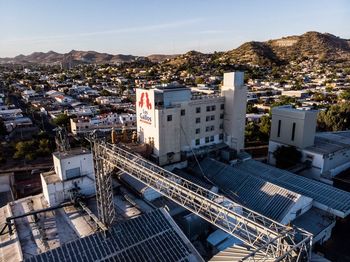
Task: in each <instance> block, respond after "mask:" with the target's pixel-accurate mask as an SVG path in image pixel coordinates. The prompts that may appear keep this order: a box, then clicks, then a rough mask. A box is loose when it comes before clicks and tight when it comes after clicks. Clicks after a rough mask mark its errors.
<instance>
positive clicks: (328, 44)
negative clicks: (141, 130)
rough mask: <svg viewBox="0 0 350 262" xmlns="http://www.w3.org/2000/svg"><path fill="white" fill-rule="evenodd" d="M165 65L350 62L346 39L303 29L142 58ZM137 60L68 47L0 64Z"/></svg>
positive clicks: (3, 59) (260, 64)
mask: <svg viewBox="0 0 350 262" xmlns="http://www.w3.org/2000/svg"><path fill="white" fill-rule="evenodd" d="M142 58H143V59H146V60H149V61H151V62H155V63H162V64H163V65H165V66H166V67H173V68H179V69H181V68H192V67H194V66H197V67H198V66H201V65H203V64H207V65H208V66H209V67H210V66H216V65H218V64H226V65H230V64H231V65H232V64H236V65H237V64H239V65H247V64H248V65H259V66H271V65H281V64H285V63H289V62H291V61H300V60H301V59H311V58H312V59H316V60H319V61H324V62H325V61H326V62H327V61H335V62H344V61H346V62H348V63H349V62H350V40H347V39H342V38H339V37H337V36H334V35H332V34H328V33H325V34H322V33H318V32H307V33H305V34H303V35H300V36H287V37H282V38H279V39H274V40H269V41H265V42H257V41H252V42H247V43H244V44H242V45H241V46H239V47H238V48H236V49H232V50H229V51H227V52H219V53H218V52H215V53H214V54H204V53H200V52H197V51H190V52H187V53H185V54H181V55H162V54H153V55H150V56H148V57H142ZM137 59H138V57H137V56H133V55H122V54H118V55H112V54H107V53H98V52H95V51H76V50H72V51H71V52H69V53H66V54H60V53H56V52H54V51H50V52H47V53H43V52H35V53H32V54H30V55H27V56H24V55H19V56H16V57H14V58H0V63H16V64H29V63H33V64H60V63H62V64H70V65H76V64H116V63H125V62H133V61H136V60H137Z"/></svg>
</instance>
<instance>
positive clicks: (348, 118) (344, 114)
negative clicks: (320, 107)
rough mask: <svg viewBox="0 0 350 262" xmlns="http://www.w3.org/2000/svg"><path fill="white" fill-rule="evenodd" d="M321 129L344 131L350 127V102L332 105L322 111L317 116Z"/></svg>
mask: <svg viewBox="0 0 350 262" xmlns="http://www.w3.org/2000/svg"><path fill="white" fill-rule="evenodd" d="M317 122H318V128H319V130H321V131H344V130H348V129H349V128H350V104H349V103H348V102H345V103H339V104H335V105H331V106H330V107H329V108H328V109H327V110H326V111H321V112H320V113H319V114H318V118H317Z"/></svg>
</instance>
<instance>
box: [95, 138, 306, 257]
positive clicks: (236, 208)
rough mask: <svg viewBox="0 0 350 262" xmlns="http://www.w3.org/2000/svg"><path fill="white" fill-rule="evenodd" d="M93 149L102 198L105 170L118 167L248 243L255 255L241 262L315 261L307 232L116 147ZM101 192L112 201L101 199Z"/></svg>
mask: <svg viewBox="0 0 350 262" xmlns="http://www.w3.org/2000/svg"><path fill="white" fill-rule="evenodd" d="M93 150H94V156H95V159H96V162H95V163H96V164H97V166H96V171H97V172H96V178H97V179H98V180H97V181H96V182H97V184H98V188H97V189H98V190H97V192H98V199H110V198H111V196H110V194H109V193H108V192H107V191H108V190H111V183H112V182H111V180H110V179H111V178H110V174H109V173H106V171H105V170H111V169H112V168H118V169H120V170H122V171H123V172H125V173H127V174H129V175H131V176H132V177H134V178H136V179H137V180H139V181H141V182H143V183H144V184H146V185H147V186H149V187H151V188H153V189H154V190H156V191H157V192H159V193H161V194H162V195H164V196H165V197H167V198H169V199H171V200H172V201H174V202H176V203H177V204H179V205H181V206H183V207H184V208H186V209H188V210H189V211H191V212H193V213H195V214H197V215H198V216H200V217H202V218H203V219H205V220H207V221H208V222H210V223H212V224H213V225H215V226H217V227H218V228H220V229H222V230H224V231H225V232H227V233H229V234H231V235H233V236H234V237H236V238H238V239H240V240H241V241H243V242H244V244H245V245H246V246H248V248H249V250H250V251H251V253H250V254H249V255H247V256H245V257H244V258H242V259H241V261H271V259H273V260H274V261H308V260H309V259H310V257H311V246H312V235H311V234H310V233H308V232H306V231H303V230H301V229H297V228H292V227H289V226H285V225H282V224H279V223H278V222H275V221H273V220H271V219H269V218H267V217H265V216H263V215H260V214H258V213H256V212H254V211H252V210H250V209H248V208H245V207H244V206H241V205H239V204H237V203H235V202H233V201H231V200H229V199H227V198H226V197H224V196H222V195H219V194H215V193H213V192H211V191H209V190H207V189H205V188H202V187H200V186H198V185H196V184H194V183H192V182H190V181H188V180H186V179H183V178H181V177H179V176H177V175H175V174H173V173H171V172H169V171H167V170H165V169H163V168H161V167H159V166H157V165H155V164H153V163H152V162H150V161H147V160H145V159H144V158H142V157H141V156H138V155H135V154H132V153H130V152H128V151H126V150H124V149H122V148H120V147H117V146H116V145H112V144H109V143H106V142H96V141H95V142H94V147H93ZM107 178H108V179H107ZM104 179H105V180H104ZM108 183H110V186H108V185H107V184H108ZM101 189H102V191H104V193H106V194H107V195H108V196H102V195H103V194H104V193H103V192H102V191H101ZM111 192H112V190H111ZM102 201H105V200H102ZM107 202H108V201H107ZM98 204H99V205H101V206H100V207H99V208H100V209H101V210H100V209H99V212H101V214H104V215H106V217H105V218H104V219H105V221H107V222H110V221H111V220H110V218H111V217H112V216H111V215H110V213H109V212H110V211H111V210H114V208H113V207H112V208H111V209H110V210H106V209H108V208H107V206H106V202H105V203H100V201H99V200H98ZM103 205H104V207H103V208H102V206H103ZM99 214H100V213H99ZM113 216H114V211H113ZM101 218H102V221H104V220H103V216H102V217H101Z"/></svg>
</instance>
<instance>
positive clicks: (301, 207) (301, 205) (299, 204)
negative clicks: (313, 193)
mask: <svg viewBox="0 0 350 262" xmlns="http://www.w3.org/2000/svg"><path fill="white" fill-rule="evenodd" d="M312 203H313V199H312V198H310V197H306V196H300V197H299V198H298V199H297V201H296V202H295V204H294V205H293V206H292V208H291V209H290V210H289V211H288V213H287V214H286V215H285V217H284V218H283V219H282V221H281V224H284V225H286V224H288V223H289V222H290V221H292V220H294V219H296V218H297V217H298V216H301V215H302V214H304V213H305V212H306V211H308V210H309V209H310V208H311V207H312ZM297 212H299V213H298V216H297V214H296V213H297Z"/></svg>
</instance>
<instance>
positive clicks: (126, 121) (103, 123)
mask: <svg viewBox="0 0 350 262" xmlns="http://www.w3.org/2000/svg"><path fill="white" fill-rule="evenodd" d="M70 127H71V132H72V134H73V135H79V134H84V133H87V132H91V131H93V130H96V129H98V130H100V131H110V130H112V128H115V129H117V130H118V129H120V130H121V129H123V128H124V129H136V115H135V114H117V113H109V114H105V115H99V116H96V117H87V116H86V117H78V118H71V119H70Z"/></svg>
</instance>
